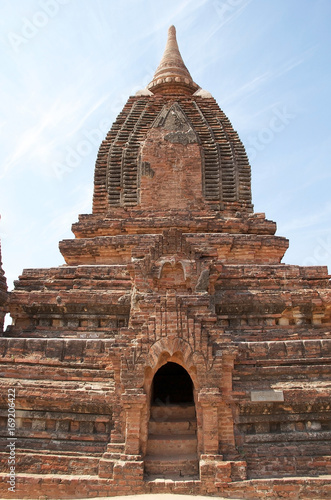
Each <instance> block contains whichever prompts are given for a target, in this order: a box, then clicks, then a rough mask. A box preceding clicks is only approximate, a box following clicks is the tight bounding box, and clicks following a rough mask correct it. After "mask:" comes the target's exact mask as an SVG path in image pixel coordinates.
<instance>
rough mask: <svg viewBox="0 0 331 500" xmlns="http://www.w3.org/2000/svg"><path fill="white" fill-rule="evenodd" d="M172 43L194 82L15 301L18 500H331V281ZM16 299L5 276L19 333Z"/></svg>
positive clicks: (108, 168) (120, 160)
mask: <svg viewBox="0 0 331 500" xmlns="http://www.w3.org/2000/svg"><path fill="white" fill-rule="evenodd" d="M170 35H171V37H172V38H171V40H172V41H171V43H170V42H169V43H170V45H169V47H170V49H171V50H170V49H169V47H168V49H169V51H168V53H167V54H168V55H167V57H166V59H167V58H168V57H170V58H171V57H175V60H173V61H172V63H173V64H174V66H173V68H175V69H173V71H174V74H172V76H169V75H168V76H165V73H164V72H167V71H168V69H167V68H169V67H171V66H167V65H164V61H163V63H162V64H161V66H160V68H159V70H158V71H157V76H156V77H155V79H154V80H153V82H152V83H151V86H150V87H149V88H150V89H151V90H152V91H153V92H155V93H152V92H150V91H148V90H145V91H143V92H142V93H140V95H138V96H135V97H131V98H130V99H129V101H128V103H127V104H126V105H125V107H124V109H123V111H122V113H120V115H119V117H118V119H117V120H116V122H115V123H114V125H113V127H112V129H111V130H110V132H109V133H108V135H107V137H106V139H105V141H103V143H102V144H101V147H100V150H99V154H98V158H97V162H96V168H95V185H94V187H95V189H94V205H93V214H90V215H82V216H80V217H79V222H78V223H76V224H74V225H73V232H74V235H75V238H74V239H70V240H64V241H62V242H61V243H60V250H61V252H62V254H63V256H64V258H65V261H66V265H64V266H62V267H59V268H51V269H26V270H24V271H23V273H22V275H21V276H20V277H19V279H18V280H17V281H16V282H15V290H14V291H13V292H12V293H10V296H9V300H8V304H7V305H6V307H8V308H9V310H10V312H11V315H12V318H13V324H12V326H11V327H8V328H7V331H6V333H5V336H4V337H2V338H1V339H0V359H1V366H0V368H1V375H2V377H1V379H0V386H1V391H0V443H1V445H2V448H1V449H2V450H5V445H6V442H7V437H8V436H7V419H6V415H7V399H6V397H7V393H8V388H10V387H15V391H16V400H15V404H16V436H17V439H18V440H17V447H16V467H17V470H16V473H17V492H16V495H17V497H23V496H25V497H27V498H35V497H38V496H43V495H47V496H48V497H49V498H70V497H71V498H73V497H75V498H84V497H93V496H94V497H95V496H114V495H119V494H129V493H133V492H134V493H143V492H150V493H161V492H173V493H191V494H198V493H204V494H209V495H214V496H217V495H219V496H220V495H223V496H226V497H229V498H231V497H237V498H250V499H254V498H270V499H272V498H291V499H292V498H298V499H299V498H301V499H305V498H327V497H328V495H329V496H330V476H328V475H330V474H331V453H330V444H331V406H330V395H331V383H330V371H331V370H330V366H331V365H330V361H331V336H330V327H331V316H330V314H331V306H330V302H331V301H330V299H331V290H330V281H329V276H328V271H327V269H326V268H325V267H306V268H305V267H300V266H294V265H285V264H282V263H281V260H282V258H283V255H284V252H285V251H286V249H287V247H288V240H286V239H285V238H282V237H279V236H275V230H276V225H275V223H274V222H272V221H268V220H266V218H265V215H264V214H254V213H253V209H252V205H251V194H250V166H249V164H248V160H247V157H246V153H245V150H244V147H243V145H242V143H241V142H240V140H239V138H238V136H237V134H236V132H235V131H234V130H233V128H232V126H231V124H230V122H229V120H228V119H227V118H226V117H225V115H224V113H223V112H222V111H221V110H220V109H219V107H218V105H217V103H216V102H215V100H214V99H213V98H212V97H210V96H208V95H206V93H204V91H199V92H198V93H196V90H197V89H196V86H195V85H196V84H194V82H193V80H192V79H191V78H190V77H188V76H187V69H185V68H184V67H183V63H182V62H181V58H180V56H178V47H177V48H176V44H174V39H173V36H174V31H173V29H172V30H171V34H170ZM171 47H172V48H171ZM168 49H167V50H168ZM173 50H174V51H175V56H173V52H172V51H173ZM176 68H177V69H176ZM176 72H178V73H176ZM185 75H186V76H185ZM168 79H169V80H168ZM1 287H2V288H1ZM5 292H6V288H5V281H4V277H3V273H2V271H1V272H0V299H1V300H2V302H1V303H0V319H1V317H2V316H1V314H2V313H3V311H4V309H3V308H4V307H5V306H4V301H5V300H6V298H7V295H6V294H5ZM1 293H2V295H1ZM1 297H2V298H1ZM1 307H2V309H1ZM174 367H175V368H174ZM161 368H162V370H160V369H161ZM0 458H1V471H2V474H3V477H4V476H5V475H6V471H7V470H8V469H7V468H8V463H7V459H6V451H2V452H1V453H0ZM87 474H88V476H87ZM316 476H321V477H316ZM322 476H323V477H322ZM1 488H2V490H1V495H2V497H3V498H7V497H8V496H9V494H8V491H7V488H6V483H5V482H3V483H2V486H1ZM10 494H11V493H10Z"/></svg>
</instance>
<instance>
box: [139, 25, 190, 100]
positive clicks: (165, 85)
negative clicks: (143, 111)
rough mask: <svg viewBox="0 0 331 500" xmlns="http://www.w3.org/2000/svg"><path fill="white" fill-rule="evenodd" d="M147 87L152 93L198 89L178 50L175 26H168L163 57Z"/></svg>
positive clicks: (185, 91) (181, 92)
mask: <svg viewBox="0 0 331 500" xmlns="http://www.w3.org/2000/svg"><path fill="white" fill-rule="evenodd" d="M147 88H148V90H150V91H151V92H153V94H172V93H179V94H194V92H196V91H197V90H198V89H199V85H197V84H196V83H194V81H193V79H192V77H191V75H190V72H189V71H188V69H187V67H186V66H185V64H184V61H183V58H182V56H181V54H180V52H179V48H178V44H177V39H176V28H175V26H170V28H169V30H168V40H167V45H166V48H165V51H164V54H163V57H162V59H161V62H160V64H159V66H158V68H157V70H156V72H155V75H154V78H153V80H152V81H151V83H150V84H149V85H148V87H147Z"/></svg>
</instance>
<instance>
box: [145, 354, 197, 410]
mask: <svg viewBox="0 0 331 500" xmlns="http://www.w3.org/2000/svg"><path fill="white" fill-rule="evenodd" d="M160 402H161V403H164V404H181V403H185V404H187V403H189V404H194V398H193V382H192V379H191V377H190V376H189V374H188V373H187V371H186V370H185V369H184V368H183V367H182V366H180V365H178V364H177V363H172V362H169V363H166V364H165V365H163V366H161V368H160V369H159V370H158V371H157V372H156V374H155V376H154V380H153V393H152V404H157V403H160Z"/></svg>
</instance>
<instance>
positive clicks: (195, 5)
mask: <svg viewBox="0 0 331 500" xmlns="http://www.w3.org/2000/svg"><path fill="white" fill-rule="evenodd" d="M171 24H174V25H175V26H176V29H177V38H178V42H179V47H180V50H181V53H182V56H183V59H184V61H185V63H186V66H187V67H188V69H189V71H190V72H191V75H192V77H193V79H194V80H195V81H196V82H197V83H198V84H199V85H200V86H201V87H202V88H205V89H206V90H208V91H209V92H211V93H212V95H213V96H214V97H215V99H216V100H217V102H218V103H219V105H220V107H221V108H222V109H223V111H224V112H225V113H226V114H227V116H228V117H229V119H230V120H231V122H232V124H233V126H234V128H235V129H236V130H237V131H238V133H239V135H240V138H241V140H242V141H243V143H244V145H245V146H246V149H247V151H248V154H249V157H250V160H251V165H252V188H253V202H254V205H255V211H256V212H265V213H266V216H267V218H268V219H271V220H275V221H276V222H277V224H278V230H277V234H278V235H281V236H286V237H288V238H289V239H290V248H289V250H288V251H287V253H286V254H285V258H284V262H285V263H289V264H299V265H328V266H329V270H330V269H331V222H330V221H331V199H330V187H331V186H330V184H331V183H330V177H331V170H330V160H329V157H330V153H329V145H330V142H331V141H330V139H331V126H330V102H331V99H330V89H331V69H330V53H331V50H330V49H331V43H330V42H331V30H330V24H331V1H330V0H276V1H275V0H160V1H158V2H156V1H155V0H153V1H151V0H121V1H120V0H1V1H0V26H1V46H2V50H1V54H0V61H1V75H0V82H1V95H2V99H1V100H0V111H1V112H0V127H1V149H0V155H1V162H0V213H1V216H2V219H1V221H0V237H1V241H2V260H3V265H4V269H5V272H6V275H7V279H8V284H9V288H12V282H13V280H14V279H16V278H17V276H18V275H19V274H20V273H21V271H22V269H23V268H31V267H52V266H57V265H62V264H63V263H64V261H63V258H62V256H61V254H60V252H59V250H58V242H59V241H60V240H61V239H64V238H70V237H72V233H71V229H70V228H71V224H72V223H73V222H76V221H77V217H78V214H80V213H90V212H91V202H92V190H93V173H94V163H95V158H96V154H97V150H98V146H99V143H100V142H101V139H102V138H103V136H104V135H105V134H106V132H107V130H108V129H109V128H110V126H111V124H112V122H113V121H114V120H115V118H116V116H117V114H118V113H119V112H120V110H121V109H122V107H123V105H124V103H125V101H126V100H127V98H128V97H129V95H132V94H134V93H135V92H136V91H137V90H138V89H140V88H143V87H145V86H146V84H147V83H148V82H149V81H150V80H151V79H152V76H153V73H154V71H155V69H156V67H157V65H158V63H159V61H160V59H161V56H162V54H163V50H164V47H165V42H166V38H167V30H168V27H169V26H170V25H171Z"/></svg>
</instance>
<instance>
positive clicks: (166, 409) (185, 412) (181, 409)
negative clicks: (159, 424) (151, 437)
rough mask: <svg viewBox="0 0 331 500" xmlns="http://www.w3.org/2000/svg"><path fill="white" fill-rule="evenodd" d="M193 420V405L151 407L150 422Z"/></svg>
mask: <svg viewBox="0 0 331 500" xmlns="http://www.w3.org/2000/svg"><path fill="white" fill-rule="evenodd" d="M183 418H185V419H188V420H192V419H195V406H194V405H190V404H187V405H154V406H151V416H150V419H151V420H161V421H167V420H179V419H183Z"/></svg>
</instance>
